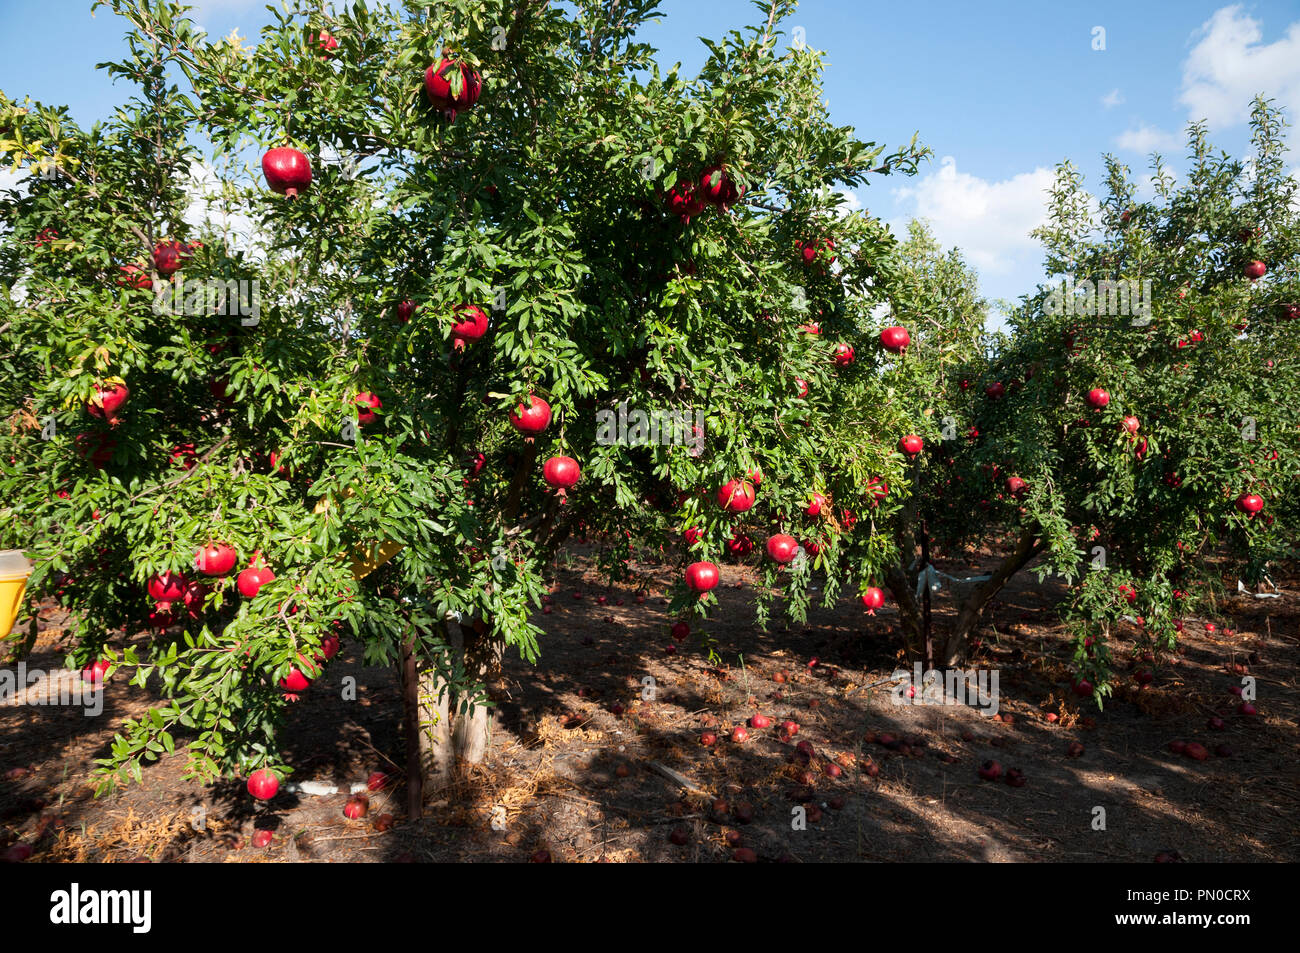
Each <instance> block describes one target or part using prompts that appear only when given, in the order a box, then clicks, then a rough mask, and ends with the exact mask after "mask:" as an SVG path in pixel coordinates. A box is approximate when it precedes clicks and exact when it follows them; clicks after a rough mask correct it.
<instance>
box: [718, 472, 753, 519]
mask: <svg viewBox="0 0 1300 953" xmlns="http://www.w3.org/2000/svg"><path fill="white" fill-rule="evenodd" d="M718 505H719V506H721V507H722V508H723V509H724V510H726V511H727V512H728V513H743V512H745V511H746V510H747V509H749V508H750V507H751V506H753V505H754V487H753V486H752V485H751V484H749V483H748V482H745V481H742V480H728V481H727V482H726V483H724V484H722V486H721V487H719V488H718Z"/></svg>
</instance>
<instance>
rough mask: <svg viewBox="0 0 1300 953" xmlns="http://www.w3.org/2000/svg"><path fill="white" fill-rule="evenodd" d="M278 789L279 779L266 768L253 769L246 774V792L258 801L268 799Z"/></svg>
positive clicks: (273, 795)
mask: <svg viewBox="0 0 1300 953" xmlns="http://www.w3.org/2000/svg"><path fill="white" fill-rule="evenodd" d="M279 790H280V779H279V778H277V777H276V776H275V774H274V773H273V772H271V771H269V770H268V769H266V768H261V769H260V770H257V771H254V772H253V773H252V774H250V775H249V776H248V793H249V794H251V795H253V797H255V798H257V799H258V800H259V801H269V800H271V798H273V797H275V795H276V792H278V791H279Z"/></svg>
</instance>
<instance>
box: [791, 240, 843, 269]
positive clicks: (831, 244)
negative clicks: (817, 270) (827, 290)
mask: <svg viewBox="0 0 1300 953" xmlns="http://www.w3.org/2000/svg"><path fill="white" fill-rule="evenodd" d="M823 248H824V249H826V252H827V253H828V254H829V255H830V258H829V263H830V264H834V263H835V254H834V252H835V241H834V239H830V238H823V239H822V241H821V245H820V246H819V245H818V244H817V243H816V242H804V243H803V244H801V245H800V246H799V254H800V255H802V256H803V260H804V264H808V265H811V264H812V263H813V262H814V261H816V260H817V253H818V252H819V251H821V250H822V249H823Z"/></svg>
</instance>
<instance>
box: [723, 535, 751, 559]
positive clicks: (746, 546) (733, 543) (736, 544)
mask: <svg viewBox="0 0 1300 953" xmlns="http://www.w3.org/2000/svg"><path fill="white" fill-rule="evenodd" d="M753 551H754V541H753V540H752V539H750V538H749V537H748V536H745V535H743V534H741V535H737V536H733V537H731V539H729V540H727V552H728V553H730V554H731V555H733V556H736V557H738V558H743V557H745V556H748V555H749V554H750V553H752V552H753Z"/></svg>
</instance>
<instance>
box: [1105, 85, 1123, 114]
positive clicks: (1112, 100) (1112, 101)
mask: <svg viewBox="0 0 1300 953" xmlns="http://www.w3.org/2000/svg"><path fill="white" fill-rule="evenodd" d="M1122 102H1124V94H1123V93H1121V92H1120V91H1119V88H1118V87H1116V88H1115V89H1112V90H1111V91H1110V92H1109V93H1107V94H1106V95H1105V96H1103V97H1101V104H1102V105H1103V106H1105V107H1106V108H1107V109H1110V108H1111V107H1112V106H1118V105H1119V104H1120V103H1122Z"/></svg>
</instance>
